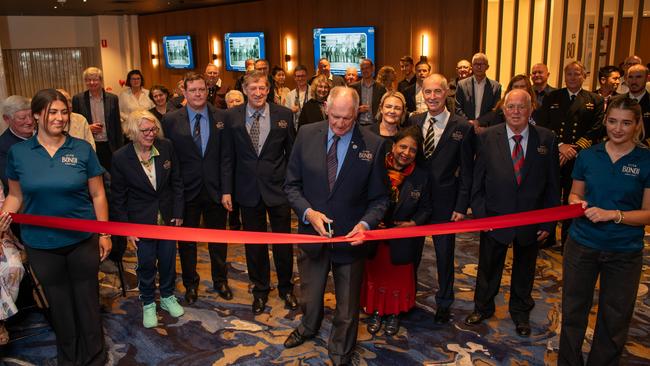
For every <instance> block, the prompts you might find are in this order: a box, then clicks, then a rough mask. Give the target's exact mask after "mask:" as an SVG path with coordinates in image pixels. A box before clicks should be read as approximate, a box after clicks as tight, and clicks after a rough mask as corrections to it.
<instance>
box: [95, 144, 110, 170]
mask: <svg viewBox="0 0 650 366" xmlns="http://www.w3.org/2000/svg"><path fill="white" fill-rule="evenodd" d="M95 148H96V149H97V159H98V160H99V163H100V164H101V165H102V166H103V167H104V169H106V171H107V172H110V171H111V160H112V158H113V152H111V147H110V145H109V144H108V141H104V142H101V141H95Z"/></svg>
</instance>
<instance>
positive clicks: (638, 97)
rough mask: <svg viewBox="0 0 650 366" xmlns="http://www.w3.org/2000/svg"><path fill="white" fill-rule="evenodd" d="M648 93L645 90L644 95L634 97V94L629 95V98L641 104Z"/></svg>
mask: <svg viewBox="0 0 650 366" xmlns="http://www.w3.org/2000/svg"><path fill="white" fill-rule="evenodd" d="M646 93H647V91H646V90H645V89H644V90H643V93H641V94H640V95H639V96H634V95H632V93H630V94H628V96H629V97H630V98H632V99H636V101H637V102H639V103H641V99H643V97H644V96H645V94H646Z"/></svg>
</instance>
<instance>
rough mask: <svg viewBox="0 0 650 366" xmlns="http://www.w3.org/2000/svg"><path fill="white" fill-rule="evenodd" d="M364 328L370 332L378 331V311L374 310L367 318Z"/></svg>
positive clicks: (379, 319) (379, 320)
mask: <svg viewBox="0 0 650 366" xmlns="http://www.w3.org/2000/svg"><path fill="white" fill-rule="evenodd" d="M366 329H368V333H370V334H375V333H377V332H379V330H380V329H381V316H379V312H377V311H375V312H374V314H372V316H370V318H368V325H366Z"/></svg>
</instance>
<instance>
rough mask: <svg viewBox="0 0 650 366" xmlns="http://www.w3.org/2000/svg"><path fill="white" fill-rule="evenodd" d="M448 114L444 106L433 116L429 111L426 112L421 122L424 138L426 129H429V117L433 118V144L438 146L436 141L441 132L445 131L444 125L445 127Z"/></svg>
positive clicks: (438, 140) (438, 139)
mask: <svg viewBox="0 0 650 366" xmlns="http://www.w3.org/2000/svg"><path fill="white" fill-rule="evenodd" d="M450 115H451V114H450V113H449V111H448V110H447V108H446V107H445V109H444V110H443V111H442V112H440V113H438V114H437V115H435V116H433V115H431V113H427V117H426V118H425V120H424V124H422V136H424V137H425V138H426V136H427V131H428V130H429V121H430V120H431V118H435V119H436V123H434V124H433V146H438V142H440V138H441V137H442V133H443V132H445V127H447V122H448V121H449V117H450Z"/></svg>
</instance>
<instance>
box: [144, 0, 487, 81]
mask: <svg viewBox="0 0 650 366" xmlns="http://www.w3.org/2000/svg"><path fill="white" fill-rule="evenodd" d="M476 12H480V3H479V2H478V1H476V0H457V1H454V2H446V1H443V0H413V1H411V2H408V3H398V2H395V1H390V0H374V1H373V0H330V1H327V2H324V1H300V0H260V1H254V2H246V3H241V4H232V5H221V6H215V7H210V8H202V9H193V10H185V11H177V12H170V13H161V14H153V15H144V16H140V17H139V18H138V24H139V32H140V49H141V57H142V72H143V74H144V76H145V78H146V80H147V84H148V85H149V86H150V85H152V84H153V83H162V84H164V85H167V86H168V87H173V86H174V85H175V84H176V81H178V80H179V79H180V78H181V77H182V75H183V74H184V73H185V71H178V70H170V69H167V68H165V67H164V62H163V60H162V58H161V59H160V62H159V64H158V66H157V67H153V66H152V62H151V54H150V48H151V47H150V44H151V41H152V40H155V41H156V42H157V43H158V48H159V50H158V52H159V53H160V54H162V45H161V44H160V43H161V42H162V37H163V36H164V35H172V34H190V35H192V36H193V38H194V40H195V41H194V52H195V57H196V71H199V72H202V71H203V70H204V68H205V65H206V64H207V63H208V62H210V61H211V60H212V58H211V52H212V50H211V48H212V38H213V37H216V38H217V39H218V40H219V43H220V46H221V49H220V51H221V53H222V54H221V55H220V56H219V57H220V59H221V64H222V65H223V63H224V61H225V60H224V56H223V50H224V45H223V36H224V34H225V33H226V32H244V31H263V32H264V33H265V35H266V44H265V46H266V53H267V58H268V59H269V61H270V62H271V64H272V65H282V66H285V63H284V49H285V43H284V37H285V35H288V36H290V37H291V38H292V39H293V40H294V42H293V53H294V56H292V61H293V63H292V64H293V66H295V65H297V64H299V63H302V64H304V65H305V66H307V68H308V69H309V72H310V73H312V72H313V71H314V61H313V52H314V51H313V46H312V30H313V28H320V27H349V26H374V27H375V29H376V35H375V58H376V63H377V66H378V67H380V66H383V65H391V66H393V67H395V68H396V70H397V71H398V73H399V68H398V66H399V59H400V57H402V56H403V55H406V54H410V55H412V57H413V58H414V60H415V61H416V62H417V60H418V58H419V56H420V41H421V35H422V33H423V32H426V33H427V34H428V36H429V43H430V46H429V49H430V51H429V53H430V56H429V62H430V63H431V64H432V67H433V70H434V71H437V72H442V73H444V74H446V75H448V76H455V66H456V62H457V61H458V60H459V59H461V58H468V59H469V58H471V56H472V54H473V53H474V52H477V51H478V47H479V44H478V42H479V40H480V38H479V37H477V35H476V33H477V32H479V24H477V23H476V19H480V14H477V13H476ZM221 71H222V79H223V80H224V82H225V83H226V84H227V85H231V86H232V85H234V83H235V80H236V79H237V77H238V76H239V75H238V73H234V72H228V71H225V69H224V68H223V67H222V70H221ZM291 79H292V78H291V77H289V78H288V80H287V81H288V83H289V84H290V86H291V83H292V80H291Z"/></svg>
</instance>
